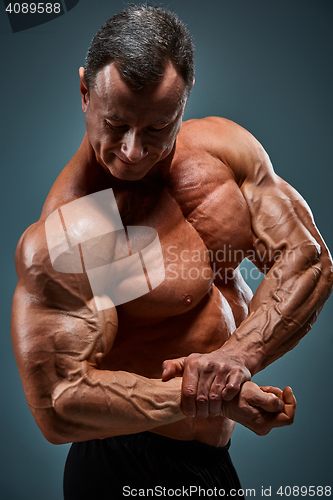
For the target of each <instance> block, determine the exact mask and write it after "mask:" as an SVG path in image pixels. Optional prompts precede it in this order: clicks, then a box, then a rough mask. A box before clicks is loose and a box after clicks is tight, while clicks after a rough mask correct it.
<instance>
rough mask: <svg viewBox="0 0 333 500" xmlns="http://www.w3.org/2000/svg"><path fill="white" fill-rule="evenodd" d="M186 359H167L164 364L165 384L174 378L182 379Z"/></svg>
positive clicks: (163, 378) (163, 376)
mask: <svg viewBox="0 0 333 500" xmlns="http://www.w3.org/2000/svg"><path fill="white" fill-rule="evenodd" d="M184 362H185V358H184V357H182V358H176V359H167V360H165V361H163V364H162V370H163V371H162V380H163V381H164V382H165V381H167V380H170V379H171V378H173V377H181V376H182V375H183V371H184Z"/></svg>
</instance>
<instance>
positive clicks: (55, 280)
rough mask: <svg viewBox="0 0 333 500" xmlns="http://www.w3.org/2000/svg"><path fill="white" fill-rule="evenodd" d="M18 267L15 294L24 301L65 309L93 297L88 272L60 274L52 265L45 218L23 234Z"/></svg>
mask: <svg viewBox="0 0 333 500" xmlns="http://www.w3.org/2000/svg"><path fill="white" fill-rule="evenodd" d="M15 266H16V272H17V276H18V283H17V288H16V292H15V295H16V298H17V297H21V299H22V300H23V301H24V302H26V301H29V303H30V304H35V305H36V306H44V307H48V308H56V309H59V310H64V311H65V310H70V309H72V310H73V309H76V308H80V307H82V306H83V305H84V304H85V302H86V301H87V300H89V299H90V298H91V289H90V287H89V282H88V280H87V276H86V274H84V273H82V274H74V273H71V274H70V273H61V272H58V271H57V270H56V269H55V268H54V267H53V264H52V261H51V257H50V249H49V245H48V242H47V238H46V231H45V219H41V220H39V221H38V222H36V223H35V224H33V225H31V226H30V227H29V228H28V229H27V230H26V231H25V232H24V233H23V235H22V236H21V238H20V240H19V242H18V244H17V248H16V252H15ZM20 303H21V305H23V303H22V302H20ZM19 307H20V304H19Z"/></svg>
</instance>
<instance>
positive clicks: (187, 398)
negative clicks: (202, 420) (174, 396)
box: [182, 363, 199, 418]
mask: <svg viewBox="0 0 333 500" xmlns="http://www.w3.org/2000/svg"><path fill="white" fill-rule="evenodd" d="M198 380H199V374H198V370H197V368H196V366H193V365H192V364H190V363H185V367H184V374H183V384H182V410H183V413H184V414H185V415H186V416H187V417H190V418H193V417H195V416H196V411H197V408H196V397H197V387H198Z"/></svg>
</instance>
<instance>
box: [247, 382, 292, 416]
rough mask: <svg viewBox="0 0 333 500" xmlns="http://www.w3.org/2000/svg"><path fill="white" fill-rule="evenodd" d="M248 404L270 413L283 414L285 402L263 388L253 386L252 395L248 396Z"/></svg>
mask: <svg viewBox="0 0 333 500" xmlns="http://www.w3.org/2000/svg"><path fill="white" fill-rule="evenodd" d="M248 402H249V403H250V404H251V405H252V406H256V407H259V408H261V409H262V410H265V411H267V412H270V413H276V412H281V411H283V410H284V402H283V401H282V400H281V399H280V398H279V397H278V396H276V395H275V394H273V393H272V392H265V391H262V390H261V388H259V387H257V386H255V384H253V385H251V393H250V395H249V396H248Z"/></svg>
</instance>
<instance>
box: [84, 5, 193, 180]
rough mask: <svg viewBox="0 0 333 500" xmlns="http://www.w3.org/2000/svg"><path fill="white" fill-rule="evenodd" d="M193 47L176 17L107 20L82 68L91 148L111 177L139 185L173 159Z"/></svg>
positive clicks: (154, 12)
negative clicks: (166, 161)
mask: <svg viewBox="0 0 333 500" xmlns="http://www.w3.org/2000/svg"><path fill="white" fill-rule="evenodd" d="M193 52H194V48H193V42H192V39H191V37H190V35H189V33H188V31H187V29H186V27H185V26H184V24H183V23H182V22H181V21H180V20H179V19H178V17H177V16H176V15H175V14H173V13H171V12H169V11H167V10H165V9H161V8H159V7H151V6H147V5H139V6H135V5H132V6H131V7H129V8H128V9H126V10H124V11H123V12H120V13H119V14H116V15H115V16H113V17H112V18H111V19H109V20H108V21H107V22H106V23H105V24H104V26H102V28H101V29H100V30H99V31H98V33H97V34H96V36H95V37H94V39H93V41H92V43H91V46H90V48H89V51H88V54H87V58H86V64H85V68H80V77H81V94H82V107H83V111H84V112H85V114H86V125H87V132H88V136H89V140H90V142H91V145H92V147H93V148H94V150H95V153H96V155H97V157H98V159H99V160H100V161H101V162H102V164H103V166H104V167H106V168H107V169H108V170H109V171H110V172H111V173H112V174H113V175H115V176H116V177H119V178H123V179H127V180H136V179H139V178H142V177H143V176H144V175H145V174H146V173H147V172H148V171H149V170H150V168H152V167H153V166H154V165H155V164H156V163H158V162H160V161H162V160H163V159H164V158H166V157H167V156H168V155H169V154H170V152H171V151H172V149H173V147H174V144H175V140H176V136H177V134H178V131H179V128H180V125H181V120H182V116H183V112H184V109H185V105H186V101H187V98H188V96H189V93H190V90H191V88H192V85H193V81H194V63H193Z"/></svg>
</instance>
